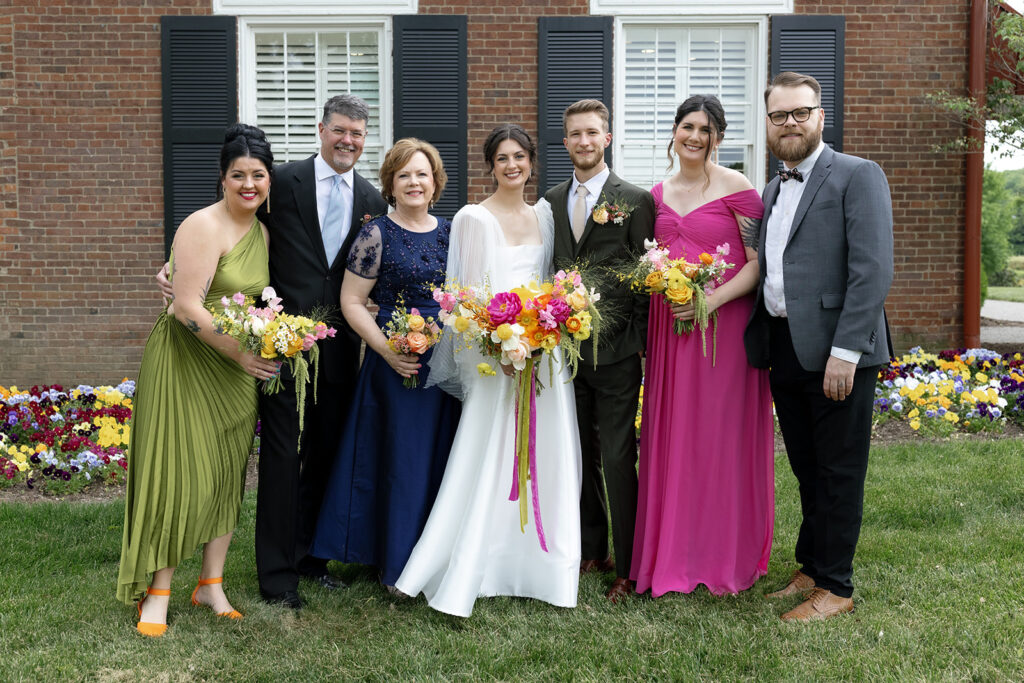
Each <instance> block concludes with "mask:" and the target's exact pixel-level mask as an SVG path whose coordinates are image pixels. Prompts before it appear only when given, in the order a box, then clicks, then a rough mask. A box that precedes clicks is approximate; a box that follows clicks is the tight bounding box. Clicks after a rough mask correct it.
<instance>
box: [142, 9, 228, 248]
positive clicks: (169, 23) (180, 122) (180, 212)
mask: <svg viewBox="0 0 1024 683" xmlns="http://www.w3.org/2000/svg"><path fill="white" fill-rule="evenodd" d="M236 43H237V29H236V28H235V18H234V17H160V62H161V74H162V77H163V89H162V98H163V126H164V130H163V142H164V248H165V252H166V253H170V250H171V243H172V241H173V240H174V232H175V231H176V230H177V229H178V226H179V225H181V222H182V221H183V220H185V218H186V217H187V216H188V215H189V214H191V213H193V212H194V211H196V210H198V209H201V208H202V207H204V206H207V205H209V204H211V203H212V202H213V201H214V200H215V199H216V196H217V181H218V177H219V170H218V168H217V165H218V163H219V156H220V147H221V145H222V144H223V142H224V129H225V128H227V127H228V126H230V125H231V124H232V123H235V122H236V121H237V120H238V66H237V64H238V57H237V54H236V49H237V47H236Z"/></svg>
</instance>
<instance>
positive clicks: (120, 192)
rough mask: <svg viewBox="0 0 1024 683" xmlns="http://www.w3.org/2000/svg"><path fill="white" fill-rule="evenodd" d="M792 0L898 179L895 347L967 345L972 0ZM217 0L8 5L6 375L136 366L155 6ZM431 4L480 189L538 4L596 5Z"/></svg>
mask: <svg viewBox="0 0 1024 683" xmlns="http://www.w3.org/2000/svg"><path fill="white" fill-rule="evenodd" d="M796 4H797V11H798V12H801V13H806V14H845V15H846V17H847V24H846V41H847V42H846V108H845V111H846V120H845V140H844V149H845V150H846V151H847V152H849V153H851V154H856V155H860V156H864V157H867V158H870V159H873V160H875V161H877V162H878V163H879V164H881V165H882V167H883V168H884V169H885V171H886V174H887V175H888V177H889V181H890V184H891V186H892V192H893V204H894V205H893V208H894V213H895V219H896V280H895V283H894V286H893V291H892V293H891V295H890V297H889V302H888V309H889V313H890V320H891V323H892V326H893V330H894V333H895V336H896V339H897V342H898V345H899V346H902V347H904V348H905V347H907V346H909V345H911V344H915V343H923V344H926V345H927V346H929V347H931V348H937V347H940V346H950V345H954V344H958V343H959V342H960V338H961V332H960V330H961V323H960V316H961V309H962V306H961V298H962V296H961V292H962V277H963V268H962V260H963V257H962V253H963V239H962V234H963V229H962V225H963V205H964V195H963V189H962V187H963V183H962V179H963V176H964V165H963V161H962V160H961V159H958V158H956V157H954V156H951V155H944V154H936V153H934V152H932V151H931V146H932V145H933V144H934V143H936V142H940V141H942V140H945V139H948V138H949V137H952V136H954V135H955V134H956V133H957V128H956V127H955V126H953V125H951V124H950V123H948V122H946V121H945V119H943V118H942V116H941V115H939V114H938V113H937V112H935V111H934V110H933V109H932V108H931V107H930V106H929V105H928V103H927V102H926V101H925V99H924V95H925V94H926V93H928V92H931V91H933V90H936V89H939V88H951V89H957V88H962V87H963V85H964V83H965V80H966V60H967V13H968V3H967V2H965V1H963V0H961V1H959V2H954V0H946V1H945V2H936V3H930V4H929V5H928V6H927V7H925V8H924V9H922V8H921V7H920V6H919V5H911V4H910V3H902V2H899V1H898V0H888V1H886V2H883V1H881V0H862V1H860V2H858V3H851V2H849V1H848V0H847V2H841V1H839V0H831V1H824V0H797V3H796ZM129 5H130V6H129ZM211 5H212V3H211V2H210V0H148V1H147V2H145V3H141V2H135V3H125V2H121V1H118V0H89V2H84V1H83V0H51V2H48V3H45V5H44V7H43V8H42V9H40V8H38V7H37V3H36V2H34V1H31V2H30V1H29V0H13V5H12V6H11V7H10V9H5V11H4V13H3V14H2V15H0V117H2V119H0V120H2V125H0V348H2V352H0V384H3V385H9V384H18V385H20V386H22V387H25V386H29V385H31V384H33V383H53V382H59V383H63V384H76V383H78V382H90V383H91V382H97V383H99V382H104V383H105V382H116V381H118V380H120V379H121V377H123V376H129V377H132V376H134V375H135V373H136V372H137V370H138V363H139V359H140V357H141V352H142V346H143V344H144V342H145V337H146V334H147V333H148V331H149V329H150V327H151V326H152V323H153V319H154V317H155V315H156V312H157V311H158V310H159V307H160V301H159V297H158V296H157V295H156V294H155V293H154V290H153V273H154V272H155V271H156V269H157V267H158V266H159V264H160V263H161V262H162V261H163V201H162V157H161V112H160V27H159V17H160V16H161V15H170V14H207V13H209V12H210V8H211ZM419 6H420V12H422V13H445V14H466V15H468V17H469V27H468V30H469V32H468V46H469V55H468V60H469V61H468V65H469V97H470V100H469V150H468V152H469V154H468V156H469V160H470V165H469V188H468V190H469V191H468V196H469V200H470V201H473V202H475V201H479V200H481V199H482V198H484V197H485V196H486V195H487V194H488V193H489V192H490V191H491V188H492V184H491V179H490V177H489V175H488V174H487V172H486V168H485V166H484V162H483V159H482V158H481V153H480V148H481V146H482V143H483V140H484V137H485V136H486V134H487V132H488V131H489V130H490V129H491V128H492V127H493V126H494V125H496V124H498V123H502V122H505V121H516V122H519V123H522V124H523V125H524V126H525V127H526V128H527V130H529V131H530V132H531V134H535V133H536V126H537V113H536V106H537V98H536V89H537V16H538V15H540V14H545V15H585V14H587V13H588V11H589V2H587V0H520V2H518V3H481V2H477V1H474V0H421V1H420V5H419ZM480 7H487V9H486V13H483V12H482V11H481V9H480ZM883 15H884V16H883Z"/></svg>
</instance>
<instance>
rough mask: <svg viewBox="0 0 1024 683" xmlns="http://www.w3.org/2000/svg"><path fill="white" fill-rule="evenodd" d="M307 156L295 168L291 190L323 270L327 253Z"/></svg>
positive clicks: (314, 179) (314, 178)
mask: <svg viewBox="0 0 1024 683" xmlns="http://www.w3.org/2000/svg"><path fill="white" fill-rule="evenodd" d="M314 158H315V157H309V158H308V159H306V160H305V161H303V162H302V163H301V164H298V165H297V166H296V168H295V182H294V183H292V192H293V193H294V195H295V206H296V207H298V209H299V219H300V220H301V222H302V227H303V229H304V230H305V231H306V235H307V236H309V242H310V244H312V245H313V248H314V249H315V250H316V252H317V255H318V256H319V257H320V263H321V264H322V265H323V267H324V270H326V269H327V267H328V266H329V265H330V264H328V263H327V255H326V253H325V252H324V239H323V236H322V235H321V234H320V216H319V214H317V210H316V172H315V171H314V167H313V159H314Z"/></svg>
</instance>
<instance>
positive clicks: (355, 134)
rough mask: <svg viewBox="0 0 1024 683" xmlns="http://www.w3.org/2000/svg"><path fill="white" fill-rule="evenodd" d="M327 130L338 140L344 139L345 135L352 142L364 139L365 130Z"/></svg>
mask: <svg viewBox="0 0 1024 683" xmlns="http://www.w3.org/2000/svg"><path fill="white" fill-rule="evenodd" d="M329 130H330V131H331V132H332V133H334V134H335V135H337V136H338V137H339V138H343V137H345V135H346V134H348V135H350V136H351V137H352V139H353V140H362V139H363V138H365V137H366V131H365V130H345V129H344V128H330V129H329Z"/></svg>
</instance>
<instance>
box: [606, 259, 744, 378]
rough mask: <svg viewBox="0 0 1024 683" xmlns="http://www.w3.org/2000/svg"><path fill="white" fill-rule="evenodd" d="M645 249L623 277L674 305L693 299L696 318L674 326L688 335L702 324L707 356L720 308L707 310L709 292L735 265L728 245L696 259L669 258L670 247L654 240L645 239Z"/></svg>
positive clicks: (674, 323) (676, 323) (702, 340)
mask: <svg viewBox="0 0 1024 683" xmlns="http://www.w3.org/2000/svg"><path fill="white" fill-rule="evenodd" d="M644 248H645V249H646V250H647V251H645V252H644V253H643V254H642V255H641V256H640V258H639V260H638V261H637V263H636V265H635V266H634V267H633V269H632V270H631V271H629V272H628V273H625V274H624V275H623V276H622V277H623V279H624V280H627V281H629V282H630V283H631V285H632V287H633V289H635V290H637V291H644V292H646V293H648V294H661V295H662V296H664V297H665V299H667V300H668V301H670V302H671V303H674V304H688V303H690V302H693V309H694V319H693V320H674V321H673V324H672V329H673V330H674V331H675V333H676V334H683V333H686V334H689V333H690V332H692V331H693V328H694V325H695V324H696V326H697V327H700V335H701V343H702V344H703V348H704V355H705V356H706V355H707V353H708V346H707V337H706V336H705V335H706V332H707V329H708V325H709V323H714V322H715V320H716V319H717V318H718V311H711V312H709V311H708V299H707V295H708V294H710V293H711V292H713V291H714V290H715V287H717V286H718V285H719V284H721V283H722V277H723V275H724V274H725V271H726V270H728V269H729V268H734V267H735V265H736V264H734V263H728V262H727V261H726V260H725V258H724V257H725V256H728V254H729V245H728V244H720V245H718V247H717V248H716V249H715V253H714V254H709V253H707V252H704V253H702V254H700V256H698V257H697V261H696V262H690V261H687V260H686V257H685V255H684V256H682V257H680V258H676V259H670V258H669V257H668V249H665V248H663V247H660V246H658V243H657V242H655V241H653V240H644ZM716 342H717V339H716V337H715V330H712V345H713V348H712V364H714V358H715V347H717V343H716Z"/></svg>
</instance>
